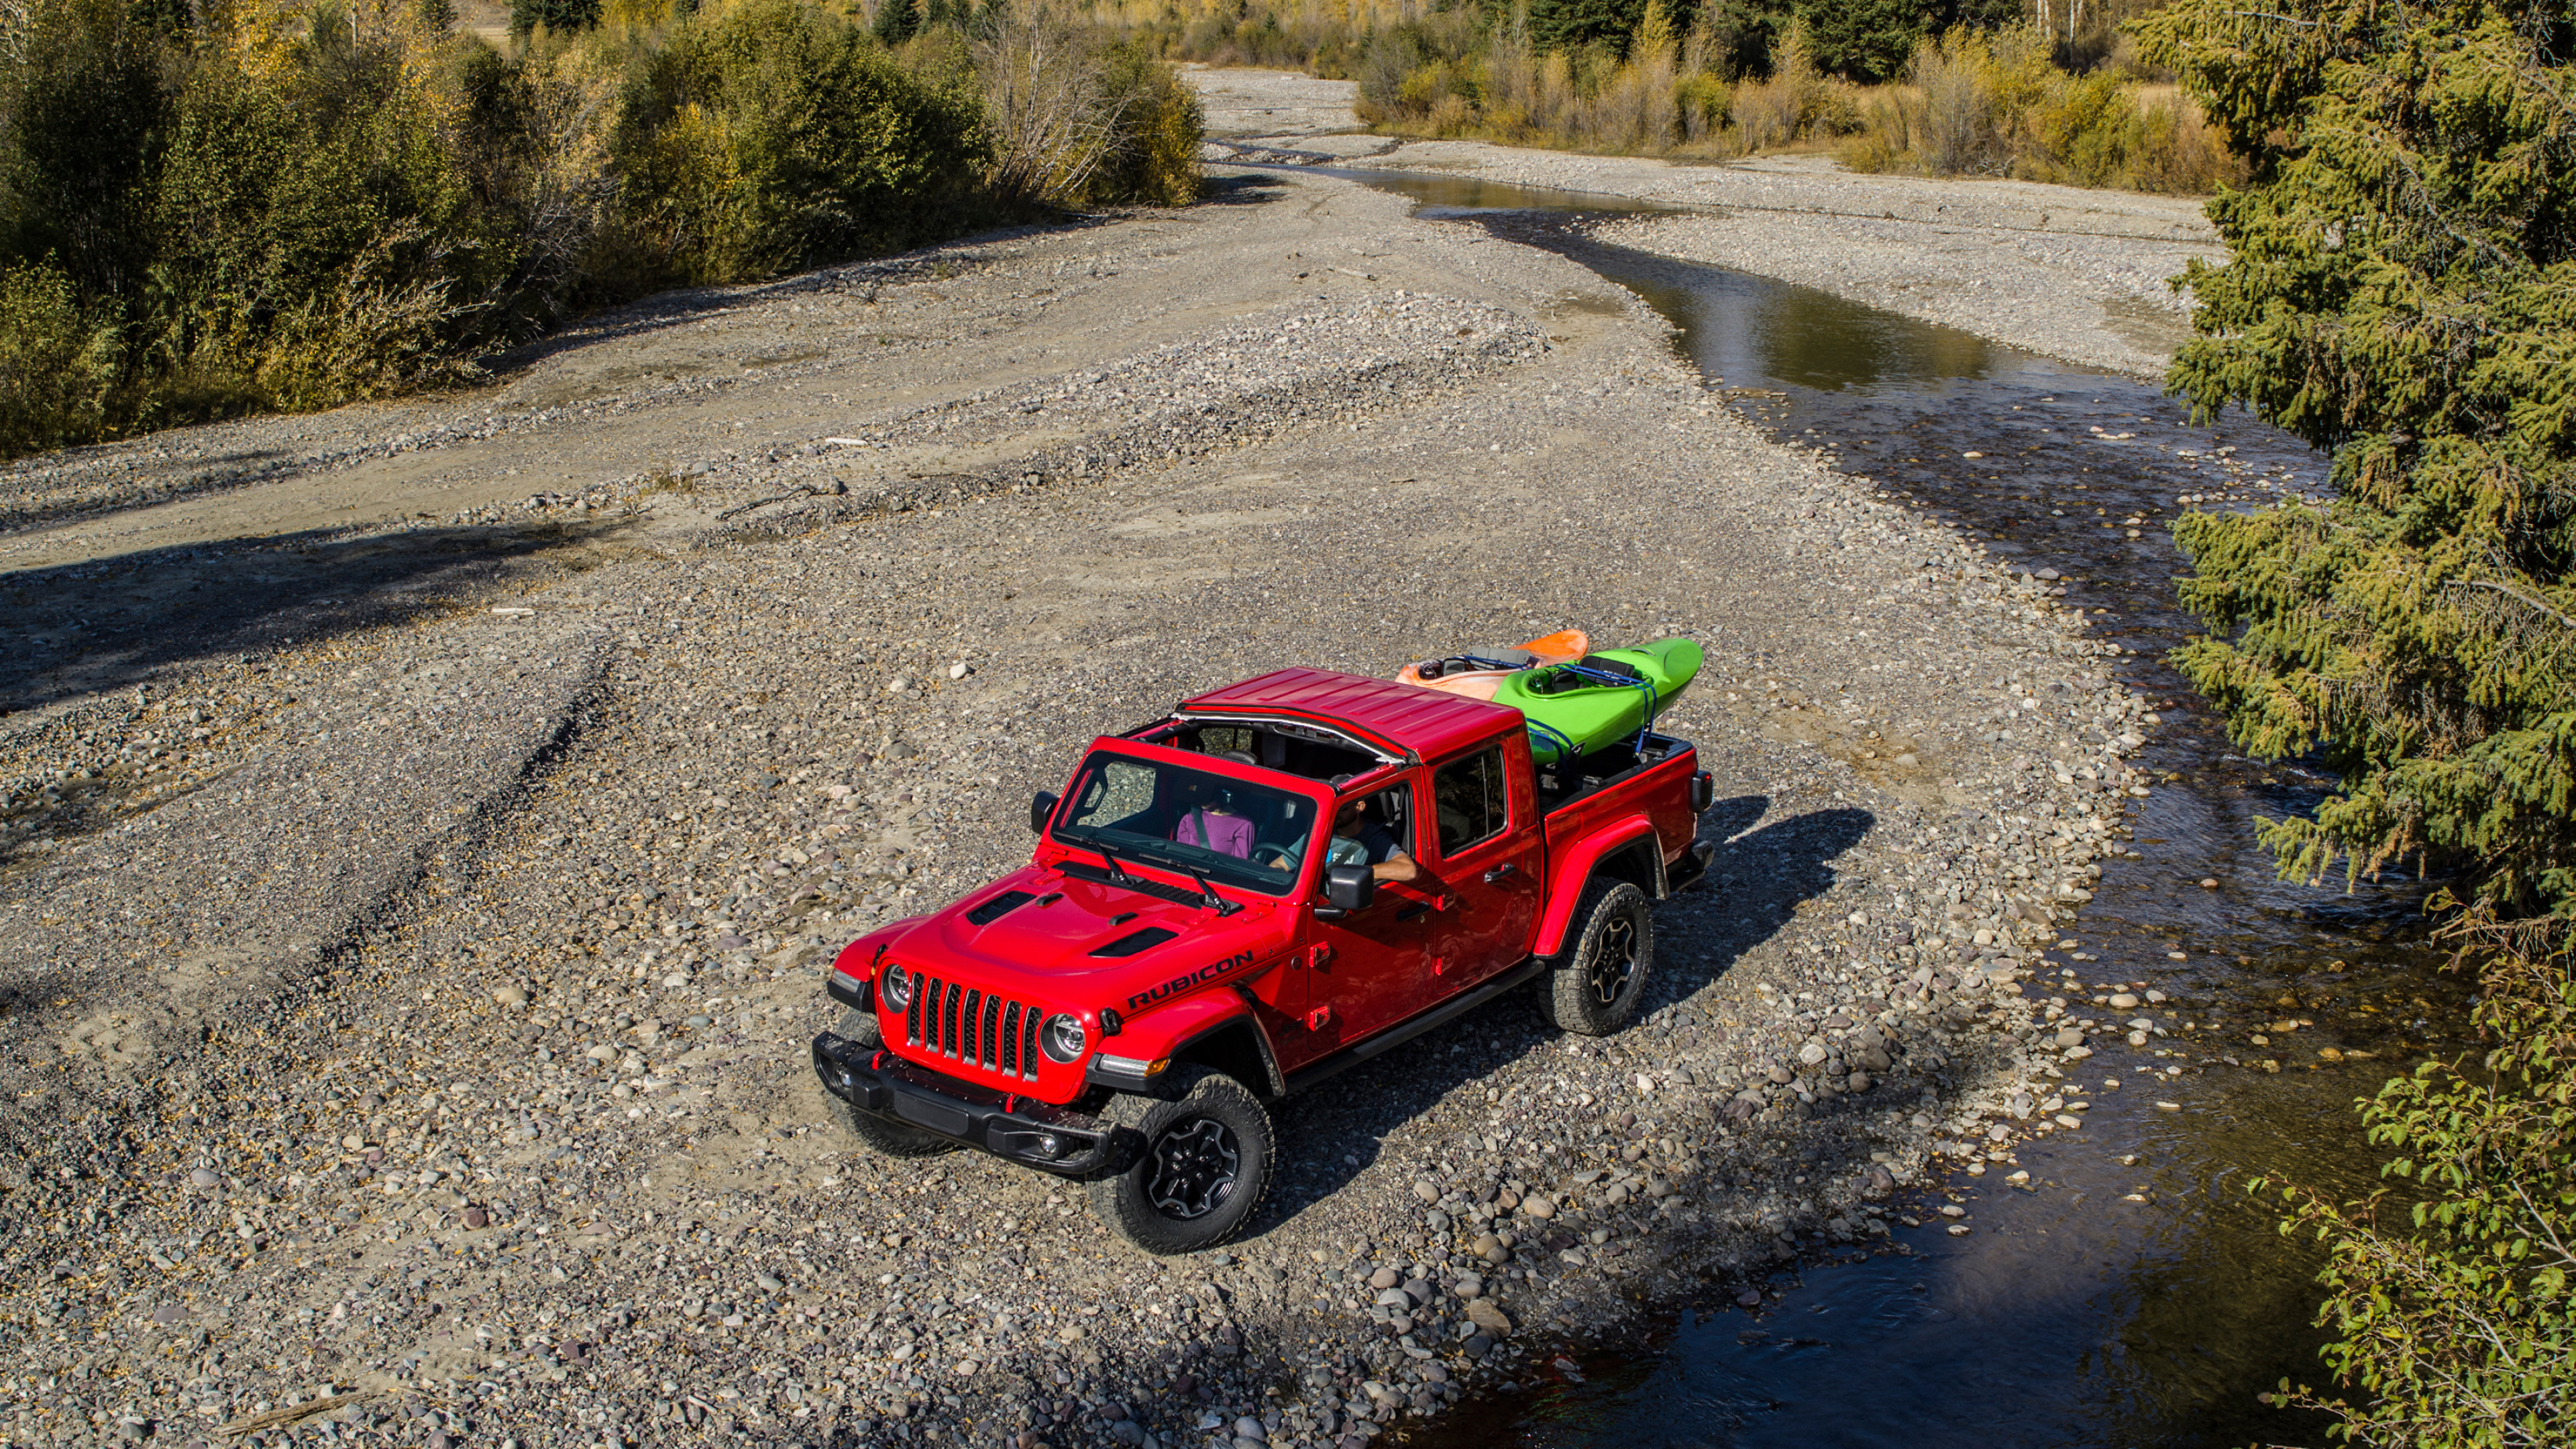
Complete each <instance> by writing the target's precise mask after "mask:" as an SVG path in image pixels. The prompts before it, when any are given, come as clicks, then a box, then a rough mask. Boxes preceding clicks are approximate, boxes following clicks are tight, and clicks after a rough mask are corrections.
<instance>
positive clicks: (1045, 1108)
mask: <svg viewBox="0 0 2576 1449" xmlns="http://www.w3.org/2000/svg"><path fill="white" fill-rule="evenodd" d="M814 1075H815V1076H817V1077H819V1078H821V1079H822V1083H823V1090H824V1091H826V1092H829V1093H831V1094H832V1095H833V1096H835V1097H838V1098H840V1099H841V1100H842V1101H844V1102H847V1103H849V1104H850V1106H851V1108H852V1109H854V1110H856V1111H860V1112H867V1113H870V1114H872V1115H875V1116H878V1117H882V1118H884V1119H886V1120H887V1121H889V1122H900V1123H902V1124H903V1125H905V1126H907V1127H913V1128H917V1129H919V1130H921V1131H925V1132H935V1133H937V1134H939V1135H940V1136H942V1137H945V1138H948V1139H949V1140H951V1141H953V1142H957V1143H961V1144H963V1145H965V1146H968V1147H972V1148H976V1149H977V1150H979V1151H983V1152H989V1153H991V1154H993V1155H994V1156H995V1157H1000V1158H1005V1159H1008V1160H1009V1161H1012V1162H1017V1163H1021V1164H1024V1165H1026V1166H1029V1167H1034V1168H1037V1169H1039V1170H1040V1171H1042V1172H1052V1173H1054V1174H1056V1175H1057V1176H1059V1177H1097V1176H1100V1175H1102V1174H1103V1173H1107V1172H1114V1171H1117V1170H1118V1169H1120V1168H1122V1167H1124V1166H1125V1165H1126V1161H1125V1159H1126V1157H1127V1156H1128V1155H1129V1153H1130V1151H1131V1150H1132V1146H1133V1144H1129V1143H1123V1142H1121V1141H1120V1140H1119V1137H1118V1134H1116V1133H1114V1132H1112V1131H1110V1130H1109V1129H1106V1128H1104V1127H1102V1126H1101V1125H1100V1124H1099V1123H1097V1122H1095V1121H1093V1120H1092V1119H1091V1118H1089V1117H1085V1116H1083V1115H1082V1114H1081V1113H1079V1112H1073V1111H1068V1110H1067V1109H1065V1108H1062V1107H1058V1106H1055V1105H1054V1104H1052V1103H1048V1102H1040V1101H1036V1100H1034V1099H1032V1098H1028V1097H1021V1096H1016V1095H1013V1094H1012V1093H1009V1092H1001V1091H996V1090H994V1089H993V1088H991V1087H980V1086H977V1085H976V1084H974V1083H973V1082H961V1081H959V1080H957V1079H956V1078H955V1077H951V1076H946V1075H944V1074H942V1073H939V1072H934V1071H932V1070H930V1069H929V1068H928V1067H924V1066H921V1065H919V1064H917V1063H914V1062H908V1061H905V1060H904V1059H903V1058H901V1057H899V1056H896V1055H895V1054H894V1053H892V1052H889V1051H883V1050H877V1049H873V1048H869V1047H863V1046H861V1045H859V1044H858V1043H857V1042H854V1041H851V1040H849V1039H847V1038H846V1037H841V1036H836V1035H834V1034H833V1033H831V1032H828V1031H827V1032H825V1033H823V1034H822V1035H821V1036H818V1037H816V1038H814Z"/></svg>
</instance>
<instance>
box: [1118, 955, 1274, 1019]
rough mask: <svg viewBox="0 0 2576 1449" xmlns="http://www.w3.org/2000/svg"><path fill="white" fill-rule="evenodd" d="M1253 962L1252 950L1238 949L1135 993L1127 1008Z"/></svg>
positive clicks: (1138, 1005) (1129, 999)
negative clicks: (1220, 958)
mask: <svg viewBox="0 0 2576 1449" xmlns="http://www.w3.org/2000/svg"><path fill="white" fill-rule="evenodd" d="M1251 964H1252V953H1251V952H1249V951H1237V952H1236V953H1234V954H1233V955H1231V956H1228V957H1226V958H1225V959H1224V960H1222V961H1215V962H1210V963H1209V964H1207V965H1205V966H1202V967H1200V968H1199V969H1197V970H1196V971H1186V972H1183V973H1182V974H1180V975H1178V976H1175V977H1173V978H1172V979H1171V980H1169V981H1166V982H1164V983H1163V984H1162V985H1160V986H1157V987H1155V988H1154V989H1153V990H1151V991H1140V992H1138V993H1136V994H1135V995H1133V996H1130V997H1128V998H1127V1009H1128V1010H1130V1011H1133V1010H1135V1009H1136V1008H1137V1007H1140V1006H1143V1005H1144V1004H1145V1003H1147V1002H1149V1001H1160V1000H1162V999H1163V998H1164V997H1166V996H1169V995H1171V994H1172V993H1174V992H1176V991H1186V990H1188V989H1189V988H1191V987H1193V986H1196V985H1198V984H1199V983H1200V982H1202V981H1206V980H1209V979H1211V978H1214V977H1218V976H1223V975H1224V974H1225V973H1227V972H1228V971H1231V970H1233V969H1235V968H1236V967H1238V966H1249V965H1251Z"/></svg>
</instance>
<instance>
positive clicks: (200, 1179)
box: [188, 1167, 224, 1187]
mask: <svg viewBox="0 0 2576 1449" xmlns="http://www.w3.org/2000/svg"><path fill="white" fill-rule="evenodd" d="M223 1181H224V1180H223V1179H222V1178H220V1177H217V1176H215V1175H214V1174H213V1173H211V1172H209V1171H207V1170H206V1169H204V1168H202V1167H200V1168H198V1169H197V1170H196V1171H194V1172H191V1173H189V1174H188V1182H189V1184H190V1185H191V1186H194V1187H221V1186H222V1185H223Z"/></svg>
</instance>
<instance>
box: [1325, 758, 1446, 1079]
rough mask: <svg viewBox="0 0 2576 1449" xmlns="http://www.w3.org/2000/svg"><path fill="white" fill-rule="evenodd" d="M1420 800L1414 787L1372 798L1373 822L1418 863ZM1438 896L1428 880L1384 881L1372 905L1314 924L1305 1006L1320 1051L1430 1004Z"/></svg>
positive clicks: (1370, 812)
mask: <svg viewBox="0 0 2576 1449" xmlns="http://www.w3.org/2000/svg"><path fill="white" fill-rule="evenodd" d="M1417 799H1418V792H1417V791H1416V790H1415V789H1414V787H1413V786H1412V785H1410V784H1405V785H1398V786H1395V787H1394V788H1392V789H1387V790H1381V791H1379V792H1378V793H1377V794H1375V795H1372V796H1370V797H1369V799H1368V807H1367V812H1366V814H1367V819H1366V821H1365V824H1366V825H1368V826H1374V827H1377V828H1380V829H1383V830H1385V831H1387V832H1388V834H1390V835H1392V836H1394V837H1395V848H1396V849H1399V850H1402V851H1403V852H1404V853H1405V854H1407V855H1410V856H1412V857H1413V858H1414V859H1416V860H1417V861H1418V860H1420V859H1421V855H1420V848H1421V845H1420V837H1421V835H1422V833H1423V832H1422V829H1421V822H1420V820H1419V818H1418V816H1419V813H1420V812H1419V811H1417V810H1416V809H1415V808H1414V806H1415V802H1416V800H1417ZM1437 894H1438V888H1437V887H1435V886H1433V885H1432V883H1431V882H1430V881H1429V880H1427V879H1425V880H1422V881H1418V882H1416V883H1415V884H1413V885H1396V884H1393V883H1388V884H1382V885H1380V886H1379V887H1378V890H1377V901H1376V904H1374V905H1372V906H1370V907H1369V908H1368V909H1367V910H1364V911H1356V912H1353V913H1352V914H1350V915H1347V916H1344V917H1342V918H1340V919H1338V920H1329V919H1321V918H1318V919H1315V920H1314V921H1313V922H1312V924H1311V925H1310V926H1309V928H1308V929H1309V932H1310V934H1309V936H1308V940H1309V942H1310V943H1311V944H1310V945H1309V946H1308V948H1307V952H1306V957H1307V966H1306V970H1305V976H1306V996H1305V1008H1306V1021H1307V1024H1308V1032H1309V1044H1310V1045H1311V1047H1312V1048H1313V1049H1314V1051H1315V1054H1316V1055H1321V1054H1323V1053H1324V1052H1327V1051H1330V1050H1332V1049H1333V1048H1335V1047H1338V1046H1344V1045H1348V1044H1350V1043H1353V1042H1357V1041H1361V1040H1364V1039H1366V1038H1368V1037H1371V1036H1374V1035H1376V1034H1377V1032H1378V1031H1379V1030H1380V1029H1382V1028H1384V1027H1387V1026H1391V1025H1393V1024H1394V1023H1396V1022H1398V1021H1401V1020H1403V1019H1404V1018H1405V1017H1408V1016H1411V1015H1412V1014H1413V1013H1414V1012H1416V1011H1418V1010H1420V1009H1421V1008H1422V1007H1423V1006H1424V1005H1426V1004H1428V998H1427V997H1426V996H1425V995H1424V993H1423V989H1422V982H1423V981H1424V980H1426V979H1427V978H1428V977H1429V976H1430V974H1431V968H1430V960H1431V951H1430V944H1431V922H1432V920H1433V919H1434V918H1435V917H1436V915H1437V914H1438V913H1437V912H1436V911H1435V910H1434V909H1433V902H1434V901H1435V900H1436V899H1437ZM1316 904H1318V905H1320V904H1321V897H1320V895H1319V896H1318V897H1317V900H1316Z"/></svg>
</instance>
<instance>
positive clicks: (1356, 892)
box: [1324, 865, 1377, 911]
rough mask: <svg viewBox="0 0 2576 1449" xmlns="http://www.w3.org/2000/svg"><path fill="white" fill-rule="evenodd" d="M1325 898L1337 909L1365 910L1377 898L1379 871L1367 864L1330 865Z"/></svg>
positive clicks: (1327, 870) (1325, 872)
mask: <svg viewBox="0 0 2576 1449" xmlns="http://www.w3.org/2000/svg"><path fill="white" fill-rule="evenodd" d="M1324 899H1325V901H1326V902H1328V903H1329V904H1331V905H1332V906H1333V907H1334V908H1335V909H1336V910H1343V911H1365V910H1367V909H1368V908H1369V905H1370V904H1371V903H1372V902H1374V901H1375V900H1376V899H1377V873H1376V872H1375V871H1373V870H1371V869H1370V868H1369V867H1367V866H1365V865H1328V866H1326V867H1324Z"/></svg>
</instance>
